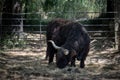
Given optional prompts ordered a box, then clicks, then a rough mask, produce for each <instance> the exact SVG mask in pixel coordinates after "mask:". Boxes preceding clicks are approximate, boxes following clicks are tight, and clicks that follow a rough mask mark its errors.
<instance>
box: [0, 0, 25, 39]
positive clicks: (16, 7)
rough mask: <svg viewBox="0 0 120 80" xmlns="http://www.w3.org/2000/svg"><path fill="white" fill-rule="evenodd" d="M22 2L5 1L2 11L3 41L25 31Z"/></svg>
mask: <svg viewBox="0 0 120 80" xmlns="http://www.w3.org/2000/svg"><path fill="white" fill-rule="evenodd" d="M20 12H21V4H20V0H5V2H4V5H3V10H2V26H1V35H0V37H1V40H2V41H3V40H4V39H6V38H8V37H9V38H12V36H13V35H14V34H15V31H16V30H17V31H23V30H22V29H23V28H22V26H21V25H22V22H23V21H22V20H21V18H22V16H21V14H19V13H20Z"/></svg>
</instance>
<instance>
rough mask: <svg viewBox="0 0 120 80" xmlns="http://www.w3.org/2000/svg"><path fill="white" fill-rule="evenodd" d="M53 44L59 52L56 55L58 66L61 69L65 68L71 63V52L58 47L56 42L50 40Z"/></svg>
mask: <svg viewBox="0 0 120 80" xmlns="http://www.w3.org/2000/svg"><path fill="white" fill-rule="evenodd" d="M49 42H51V43H52V45H53V47H54V48H55V49H56V50H57V53H56V65H57V67H59V68H64V67H66V66H67V64H68V63H69V50H67V49H65V48H63V47H59V46H57V45H56V44H55V43H54V41H52V40H49Z"/></svg>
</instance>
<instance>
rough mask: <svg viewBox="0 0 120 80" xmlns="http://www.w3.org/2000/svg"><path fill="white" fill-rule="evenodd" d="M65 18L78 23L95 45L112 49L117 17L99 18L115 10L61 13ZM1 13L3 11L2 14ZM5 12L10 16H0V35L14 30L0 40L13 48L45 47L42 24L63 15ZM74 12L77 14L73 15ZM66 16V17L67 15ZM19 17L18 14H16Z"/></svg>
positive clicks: (114, 42) (44, 24) (43, 26)
mask: <svg viewBox="0 0 120 80" xmlns="http://www.w3.org/2000/svg"><path fill="white" fill-rule="evenodd" d="M65 13H66V14H65V15H66V16H64V18H65V19H69V20H73V21H77V22H80V23H82V24H83V25H84V27H85V28H86V29H87V30H88V33H89V35H90V37H91V42H92V43H93V44H94V45H96V46H99V48H105V47H106V48H108V47H110V48H115V47H116V45H118V43H117V40H116V39H117V38H116V37H117V34H118V31H117V30H116V29H115V28H116V25H115V24H116V22H115V21H116V20H117V18H115V17H113V18H111V17H104V16H103V17H99V16H100V15H103V14H104V15H105V14H110V15H111V14H112V15H113V14H114V15H116V14H117V12H103V13H101V12H75V13H73V12H65ZM2 14H4V13H2ZM6 14H7V15H14V16H13V17H12V18H9V17H8V18H2V17H1V18H0V26H1V28H0V29H1V33H0V34H1V35H2V34H6V33H7V32H9V31H10V30H9V29H4V28H10V27H14V28H15V29H12V30H13V31H12V33H15V34H14V36H13V37H10V38H7V39H5V40H4V41H2V42H1V44H2V43H5V44H4V47H3V48H5V49H7V48H12V49H15V48H16V47H21V48H27V47H31V48H33V49H34V48H39V49H41V48H43V47H45V46H46V26H47V24H48V22H49V21H50V20H52V19H55V18H63V17H60V16H55V14H56V12H49V13H48V14H46V15H45V14H44V15H43V14H42V13H40V12H36V13H6ZM60 14H61V15H62V13H60ZM74 14H77V16H76V15H74ZM68 15H70V16H68ZM16 16H20V17H16ZM9 21H11V22H12V23H11V24H9V23H8V24H3V22H9ZM3 27H4V28H3Z"/></svg>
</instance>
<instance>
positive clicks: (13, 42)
mask: <svg viewBox="0 0 120 80" xmlns="http://www.w3.org/2000/svg"><path fill="white" fill-rule="evenodd" d="M2 44H4V46H3V48H4V49H6V48H7V49H12V48H25V45H26V41H25V40H19V39H10V38H9V39H5V40H4V41H2Z"/></svg>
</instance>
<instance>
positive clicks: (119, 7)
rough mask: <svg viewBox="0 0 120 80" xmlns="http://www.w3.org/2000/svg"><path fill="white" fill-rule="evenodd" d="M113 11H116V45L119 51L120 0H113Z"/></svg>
mask: <svg viewBox="0 0 120 80" xmlns="http://www.w3.org/2000/svg"><path fill="white" fill-rule="evenodd" d="M115 11H116V12H117V14H116V16H115V17H116V24H117V26H118V29H117V31H118V32H117V35H118V36H117V41H118V42H117V45H118V50H119V51H120V0H115Z"/></svg>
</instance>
